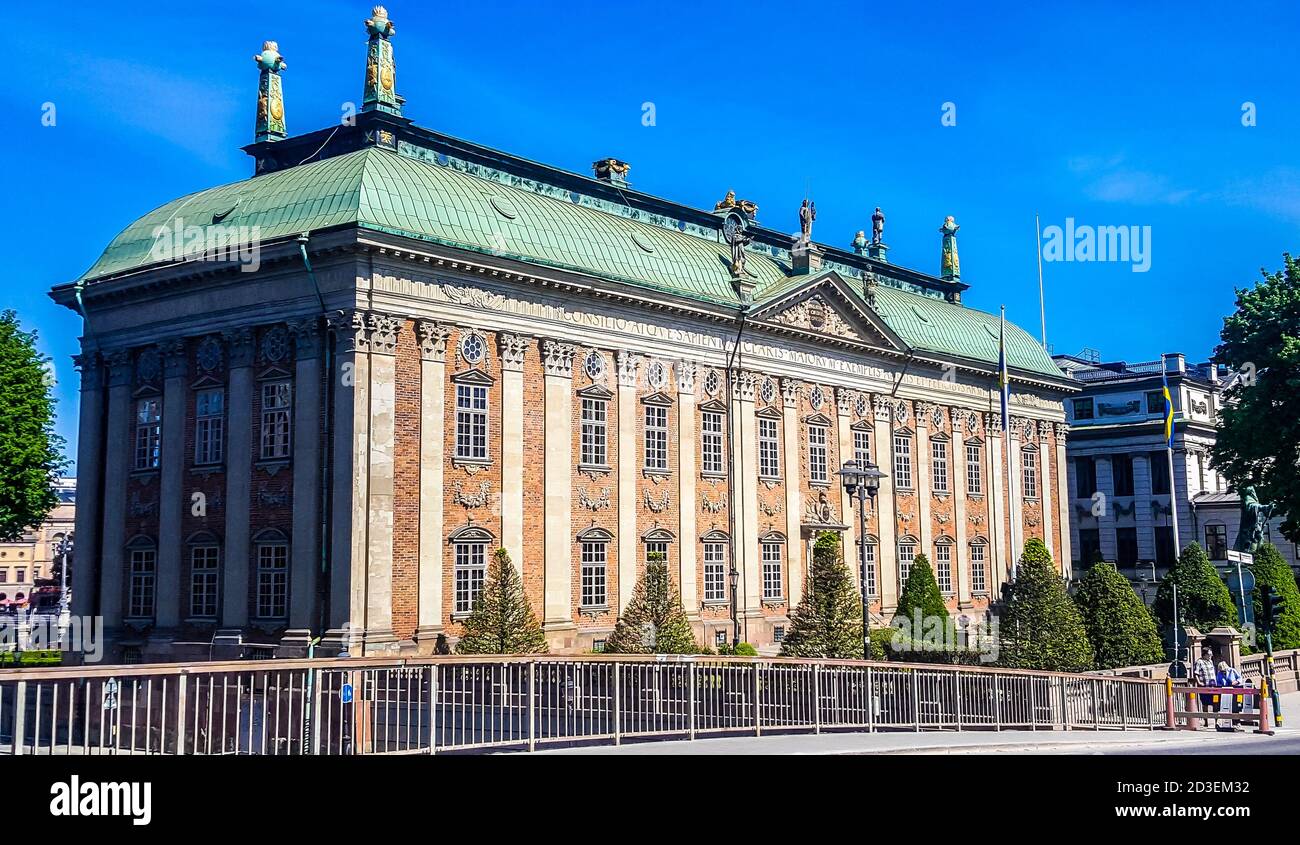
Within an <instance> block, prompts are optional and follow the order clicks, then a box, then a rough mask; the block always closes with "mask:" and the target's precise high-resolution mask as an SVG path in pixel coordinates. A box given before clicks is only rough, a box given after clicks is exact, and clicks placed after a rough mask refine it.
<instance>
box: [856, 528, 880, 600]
mask: <svg viewBox="0 0 1300 845" xmlns="http://www.w3.org/2000/svg"><path fill="white" fill-rule="evenodd" d="M863 552H864V554H863V555H862V556H863V558H864V559H865V560H866V566H867V568H866V573H865V576H864V577H862V578H861V579H860V580H862V581H865V582H866V587H867V597H868V598H875V596H876V544H875V543H873V542H871V541H870V540H868V541H867V543H866V545H865V546H864V547H863ZM860 574H862V573H860Z"/></svg>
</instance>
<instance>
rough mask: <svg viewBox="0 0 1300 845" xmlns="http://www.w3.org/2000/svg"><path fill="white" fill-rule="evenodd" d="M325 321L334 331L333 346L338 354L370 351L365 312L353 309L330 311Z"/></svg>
mask: <svg viewBox="0 0 1300 845" xmlns="http://www.w3.org/2000/svg"><path fill="white" fill-rule="evenodd" d="M325 323H326V325H328V326H329V327H330V329H332V330H333V331H334V333H335V337H334V343H335V348H336V351H337V352H338V353H339V354H340V355H347V354H350V353H353V352H361V353H365V352H369V351H370V336H369V333H368V332H367V330H366V312H364V311H359V310H355V309H347V310H343V311H331V312H330V313H329V314H328V315H326V317H325Z"/></svg>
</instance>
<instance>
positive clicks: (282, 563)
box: [257, 543, 289, 619]
mask: <svg viewBox="0 0 1300 845" xmlns="http://www.w3.org/2000/svg"><path fill="white" fill-rule="evenodd" d="M288 615H289V547H288V546H287V545H286V544H284V543H262V544H261V545H259V546H258V547H257V618H258V619H283V618H285V617H286V616H288Z"/></svg>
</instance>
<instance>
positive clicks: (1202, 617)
mask: <svg viewBox="0 0 1300 845" xmlns="http://www.w3.org/2000/svg"><path fill="white" fill-rule="evenodd" d="M1174 584H1177V585H1178V616H1179V617H1180V618H1181V619H1182V621H1183V624H1184V625H1188V626H1191V627H1193V628H1196V629H1197V630H1198V631H1200V632H1201V633H1207V632H1208V631H1210V630H1211V629H1213V628H1216V627H1218V626H1220V625H1236V624H1237V608H1236V607H1235V606H1234V605H1233V603H1232V594H1231V593H1229V592H1228V587H1227V585H1226V584H1224V583H1223V579H1222V578H1220V577H1219V571H1218V570H1217V569H1215V568H1214V564H1212V563H1210V559H1209V557H1207V556H1206V554H1205V550H1204V549H1202V548H1201V547H1200V546H1199V545H1198V544H1196V543H1191V544H1189V545H1188V546H1187V547H1186V548H1184V549H1183V553H1182V554H1181V555H1179V556H1178V563H1177V564H1176V565H1175V566H1174V568H1173V569H1171V570H1169V572H1168V573H1167V574H1166V575H1165V577H1164V578H1162V579H1161V580H1160V587H1159V588H1158V589H1157V590H1156V600H1155V602H1154V603H1153V604H1152V610H1153V611H1154V613H1155V615H1156V618H1157V619H1158V620H1160V627H1161V629H1162V630H1164V631H1169V630H1170V628H1171V626H1172V625H1173V620H1174ZM1180 639H1181V636H1180Z"/></svg>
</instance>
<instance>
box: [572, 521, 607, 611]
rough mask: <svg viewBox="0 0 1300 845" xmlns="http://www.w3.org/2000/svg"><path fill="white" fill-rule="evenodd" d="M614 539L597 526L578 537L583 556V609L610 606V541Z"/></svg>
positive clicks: (580, 596)
mask: <svg viewBox="0 0 1300 845" xmlns="http://www.w3.org/2000/svg"><path fill="white" fill-rule="evenodd" d="M612 539H614V535H613V534H611V533H610V532H608V531H606V530H605V529H604V528H597V527H595V526H593V527H591V528H588V529H587V530H586V531H583V532H582V533H581V534H579V535H578V543H579V544H580V546H581V555H582V557H581V561H582V570H581V572H580V573H579V575H580V577H581V579H582V580H581V592H580V594H579V598H580V601H581V606H582V607H587V608H603V607H608V606H609V541H610V540H612Z"/></svg>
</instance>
